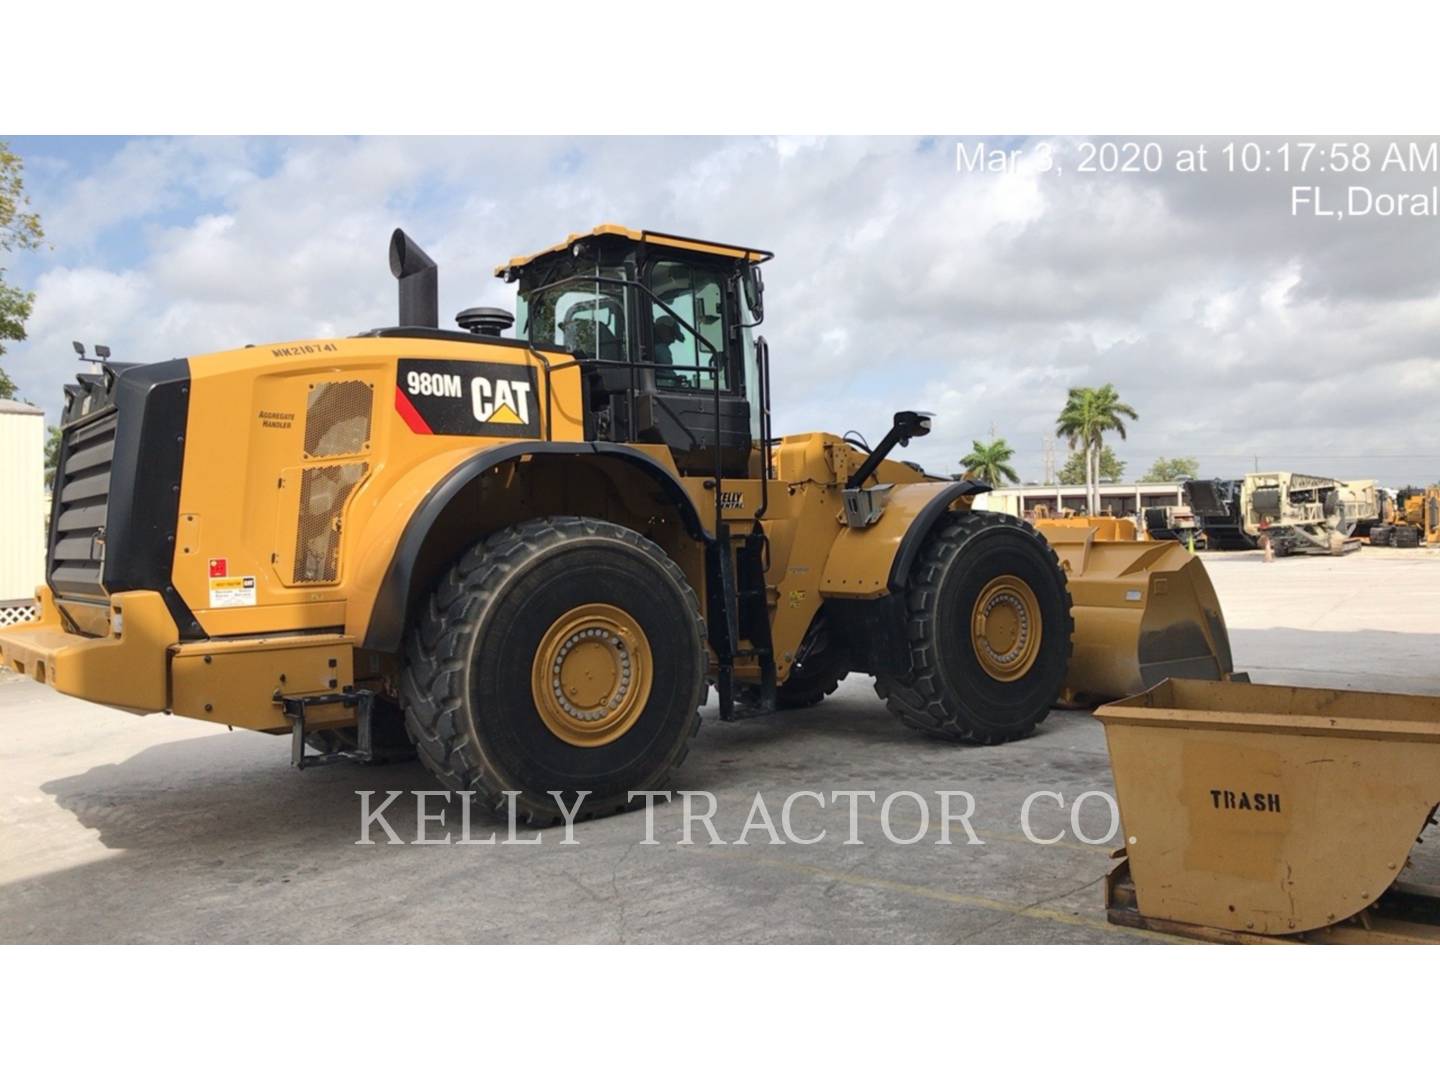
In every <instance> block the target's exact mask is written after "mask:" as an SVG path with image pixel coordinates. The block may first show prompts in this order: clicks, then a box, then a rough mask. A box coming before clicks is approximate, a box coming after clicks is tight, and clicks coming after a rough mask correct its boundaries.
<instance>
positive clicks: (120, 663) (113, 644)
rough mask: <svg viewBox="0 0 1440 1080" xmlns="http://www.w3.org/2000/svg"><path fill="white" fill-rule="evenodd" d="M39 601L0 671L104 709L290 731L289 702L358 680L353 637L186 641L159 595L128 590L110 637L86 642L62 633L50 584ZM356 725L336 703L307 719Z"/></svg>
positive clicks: (0, 649)
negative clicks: (285, 705)
mask: <svg viewBox="0 0 1440 1080" xmlns="http://www.w3.org/2000/svg"><path fill="white" fill-rule="evenodd" d="M37 599H38V600H39V602H40V621H39V622H31V623H22V624H20V625H19V626H13V627H10V628H9V629H6V630H0V667H4V668H8V669H10V670H12V671H16V672H19V673H20V674H22V675H28V676H30V677H31V678H32V679H34V680H35V681H36V682H42V683H45V684H46V685H47V686H52V687H54V688H55V689H56V690H59V691H60V692H61V693H62V694H69V695H70V696H72V697H78V698H83V699H84V700H86V701H93V702H96V703H97V704H100V705H110V706H113V707H114V708H117V709H126V710H128V711H130V712H137V713H153V712H162V711H168V712H174V713H176V714H178V715H180V716H191V717H194V718H196V719H198V720H211V721H214V722H216V723H222V724H229V725H231V726H234V727H244V728H251V729H254V730H257V731H284V730H287V729H288V727H289V721H288V720H287V719H286V718H285V716H284V715H283V713H282V710H281V700H280V699H281V698H282V696H296V697H308V696H314V695H323V694H329V693H333V692H334V691H336V690H339V689H343V688H346V687H349V686H350V685H351V684H352V682H353V681H354V641H353V639H351V638H348V637H345V636H344V635H343V634H333V633H314V634H294V633H292V634H275V635H270V636H257V637H243V638H225V639H211V640H205V641H187V642H184V643H181V642H180V640H179V638H180V635H179V633H178V631H177V630H176V627H175V620H174V619H173V618H172V617H171V615H170V611H169V609H168V608H167V607H166V606H165V598H164V597H163V596H162V595H161V594H160V593H158V592H128V593H117V594H115V595H114V596H112V597H110V607H109V611H110V615H111V620H110V632H109V633H108V634H107V635H105V636H102V637H86V636H84V635H82V634H72V633H70V632H69V631H67V630H66V629H65V625H64V623H63V621H62V620H61V616H60V612H59V610H58V609H57V608H56V606H55V600H54V597H53V596H52V594H51V592H50V590H49V589H48V588H41V589H40V591H39V593H38V594H37ZM115 616H119V618H118V619H116V618H115ZM117 626H118V627H119V629H120V632H119V633H116V627H117ZM353 722H354V716H353V713H352V710H350V709H349V708H348V707H344V706H338V705H331V706H322V707H319V708H318V709H316V710H314V711H313V713H312V716H311V717H310V720H309V724H310V726H311V727H315V728H319V727H327V726H335V725H337V724H344V723H353Z"/></svg>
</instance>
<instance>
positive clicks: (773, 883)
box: [0, 549, 1440, 943]
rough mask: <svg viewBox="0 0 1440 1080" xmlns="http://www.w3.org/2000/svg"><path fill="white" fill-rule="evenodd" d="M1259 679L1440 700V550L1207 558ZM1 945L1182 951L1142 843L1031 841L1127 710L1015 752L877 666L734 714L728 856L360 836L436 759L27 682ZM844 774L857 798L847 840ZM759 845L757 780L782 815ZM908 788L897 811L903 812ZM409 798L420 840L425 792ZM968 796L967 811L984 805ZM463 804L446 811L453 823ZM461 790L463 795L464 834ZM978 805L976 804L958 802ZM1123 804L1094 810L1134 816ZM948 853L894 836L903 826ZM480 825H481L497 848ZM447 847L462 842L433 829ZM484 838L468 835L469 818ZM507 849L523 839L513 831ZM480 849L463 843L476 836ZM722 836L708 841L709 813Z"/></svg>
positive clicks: (714, 779) (585, 829) (3, 849)
mask: <svg viewBox="0 0 1440 1080" xmlns="http://www.w3.org/2000/svg"><path fill="white" fill-rule="evenodd" d="M1205 562H1206V565H1207V568H1208V569H1209V571H1210V574H1211V577H1212V578H1213V580H1214V582H1215V585H1216V588H1217V590H1218V591H1219V594H1220V597H1221V601H1222V603H1223V605H1224V608H1225V611H1226V615H1227V618H1228V620H1229V625H1230V629H1231V635H1232V640H1233V643H1234V648H1235V658H1236V664H1237V667H1239V668H1241V669H1244V670H1249V671H1250V672H1251V673H1252V675H1253V677H1254V679H1255V680H1256V681H1257V682H1293V683H1299V684H1308V685H1316V686H1338V687H1350V688H1362V689H1388V690H1399V691H1404V692H1413V693H1432V694H1440V663H1437V660H1440V552H1427V551H1423V550H1422V551H1379V550H1377V551H1370V550H1368V549H1367V550H1364V551H1361V552H1359V553H1357V554H1354V555H1350V556H1347V557H1345V558H1341V559H1324V558H1320V559H1312V558H1293V559H1287V560H1280V561H1277V562H1275V563H1271V564H1266V563H1264V562H1262V561H1261V558H1260V556H1259V555H1258V554H1253V553H1245V554H1216V555H1207V556H1205ZM0 680H3V682H0V746H3V756H0V941H4V942H157V941H158V942H170V941H179V942H259V941H264V942H296V941H302V942H330V941H336V942H353V941H365V942H381V941H395V942H637V941H638V942H966V941H970V942H1092V943H1101V942H1103V943H1141V942H1146V941H1155V940H1162V939H1158V938H1157V937H1156V936H1154V935H1150V934H1147V933H1144V932H1140V931H1133V930H1128V929H1123V928H1120V927H1113V926H1110V925H1109V924H1107V923H1106V922H1105V918H1104V912H1103V909H1102V902H1101V894H1100V880H1101V877H1102V875H1103V874H1104V873H1105V871H1106V869H1107V867H1108V866H1109V865H1110V860H1109V857H1108V853H1109V851H1110V849H1111V848H1112V847H1113V846H1117V845H1118V843H1119V840H1118V839H1117V840H1115V841H1112V842H1107V843H1105V844H1100V845H1095V844H1087V843H1084V842H1082V841H1081V840H1079V839H1077V838H1076V837H1075V836H1074V835H1073V833H1072V832H1071V831H1070V826H1071V822H1070V815H1069V812H1068V809H1067V810H1061V809H1059V808H1058V807H1056V805H1055V803H1054V801H1053V800H1051V799H1048V798H1046V799H1042V800H1040V801H1039V802H1038V803H1037V804H1036V805H1035V807H1034V812H1033V813H1032V816H1031V822H1032V826H1033V832H1034V833H1035V834H1036V835H1037V836H1040V837H1045V838H1049V837H1052V836H1056V835H1059V834H1060V833H1061V831H1062V830H1064V836H1063V839H1061V840H1060V841H1059V842H1058V843H1055V844H1052V845H1049V846H1042V845H1039V844H1035V843H1031V842H1030V841H1028V840H1027V839H1026V838H1025V836H1024V834H1023V832H1022V828H1021V820H1020V819H1021V809H1022V804H1023V803H1024V800H1025V798H1026V796H1027V795H1028V794H1030V793H1031V792H1034V791H1040V790H1044V791H1056V792H1060V793H1061V794H1062V795H1063V797H1064V799H1065V805H1066V807H1067V808H1068V807H1069V806H1070V804H1071V803H1072V802H1073V801H1074V800H1075V798H1076V797H1077V796H1080V795H1082V794H1083V793H1084V792H1087V791H1108V790H1109V789H1110V786H1111V781H1110V774H1109V767H1108V761H1107V757H1106V754H1105V746H1104V738H1103V734H1102V731H1101V728H1100V725H1099V723H1098V722H1097V721H1096V720H1095V719H1094V718H1093V717H1092V716H1090V715H1089V714H1088V713H1084V712H1059V711H1057V712H1054V713H1052V714H1051V716H1050V718H1049V720H1048V721H1047V722H1046V723H1045V724H1044V725H1043V726H1042V727H1041V729H1040V732H1039V734H1037V735H1036V736H1035V737H1033V738H1031V739H1028V740H1025V741H1024V742H1021V743H1017V744H1011V745H1008V746H1001V747H996V748H989V749H987V748H977V747H964V746H948V745H943V744H938V743H935V742H932V741H929V740H926V739H923V738H921V737H918V736H916V735H913V734H911V733H910V732H908V731H906V730H905V729H904V728H902V727H901V726H900V725H899V724H898V723H897V722H896V721H894V720H892V719H891V718H890V716H889V715H888V714H887V713H886V711H885V709H884V708H883V706H882V705H881V704H880V703H879V701H878V700H877V699H876V697H875V695H874V692H873V689H872V681H871V680H870V679H868V678H865V677H860V676H856V677H852V678H851V679H850V680H848V682H847V683H846V684H845V685H844V686H843V687H842V688H841V690H840V692H839V693H838V694H837V695H835V696H834V697H833V698H832V699H831V700H830V701H829V702H827V703H826V704H825V705H823V706H820V707H818V708H815V709H810V710H805V711H802V712H797V713H790V714H785V715H782V716H776V717H766V718H756V719H747V720H742V721H740V722H738V723H735V724H720V723H718V722H716V721H715V718H714V710H713V708H712V709H709V710H707V714H706V721H707V722H706V723H705V724H704V725H703V726H702V728H701V732H700V735H699V736H698V738H697V742H696V745H695V747H694V749H693V750H692V751H691V754H690V756H689V758H688V760H687V761H686V763H685V765H684V767H683V768H682V769H681V771H680V772H679V774H678V775H677V776H676V777H675V778H674V781H673V784H672V786H673V787H674V788H675V789H676V790H680V789H697V790H698V789H703V790H709V791H712V792H714V793H715V796H716V798H717V802H718V812H717V813H716V814H715V817H714V822H715V827H716V830H717V832H718V834H719V835H720V837H721V838H722V839H723V840H726V841H728V842H727V843H726V844H724V845H710V844H705V843H703V842H701V843H696V844H694V845H692V846H685V845H682V844H679V843H677V841H678V840H679V839H681V823H682V811H681V808H680V806H679V805H678V803H677V805H672V806H666V805H664V804H661V805H659V806H658V807H657V809H656V812H655V815H654V832H655V839H656V840H657V841H658V843H656V844H654V845H648V844H645V843H643V842H642V841H643V840H644V839H645V818H644V815H643V814H642V813H636V814H629V815H625V816H622V817H618V818H610V819H607V820H603V821H598V822H590V823H586V824H583V825H580V826H578V827H577V829H576V833H575V837H576V839H577V840H578V843H577V844H575V845H573V846H564V845H561V844H560V842H559V841H561V840H562V839H563V838H564V834H563V832H562V831H560V830H550V831H547V832H545V833H543V834H534V833H528V832H522V833H521V834H520V836H519V838H520V839H533V838H534V836H536V835H540V836H541V837H542V839H541V842H540V843H539V844H538V845H513V846H506V845H496V846H484V845H478V844H477V845H469V846H455V845H451V846H415V845H413V844H409V843H407V844H405V845H403V846H392V845H387V844H385V843H384V841H385V840H386V835H385V834H384V833H383V832H382V831H381V830H380V829H379V828H378V827H376V828H375V829H374V830H372V835H373V837H374V838H375V839H377V840H378V841H380V842H379V843H377V844H375V845H374V846H360V845H357V844H356V842H355V841H356V840H357V839H358V838H359V835H360V810H359V807H360V802H359V798H358V797H357V795H356V791H357V790H377V791H385V790H390V789H403V790H405V791H407V792H409V791H411V790H415V789H420V790H424V789H430V788H432V787H434V786H436V785H434V784H433V782H432V781H430V779H429V777H428V775H427V774H426V773H425V772H424V771H423V770H422V769H421V768H420V767H419V766H418V765H415V764H413V763H412V764H398V765H390V766H382V767H372V768H363V767H359V766H350V765H341V766H332V767H327V768H320V769H314V770H308V771H306V772H304V773H297V772H295V771H294V770H293V769H291V768H290V765H289V758H288V754H289V746H288V741H287V740H284V739H278V738H274V737H271V736H264V735H257V734H253V733H249V732H227V731H225V730H223V729H219V730H214V729H211V728H210V727H208V726H206V725H205V724H202V723H200V722H197V721H193V720H182V719H176V718H173V717H164V716H153V717H148V718H137V717H132V716H129V715H126V714H123V713H119V712H115V711H112V710H109V709H104V708H100V707H96V706H92V705H87V704H84V703H81V702H76V701H72V700H70V699H66V698H62V697H60V696H58V695H56V694H54V693H53V692H51V691H49V690H48V689H46V688H44V687H41V686H39V685H37V684H35V683H32V682H28V681H24V680H20V679H16V678H14V677H13V676H3V675H0ZM842 789H851V790H866V791H874V792H876V793H877V803H875V804H872V803H870V802H869V801H868V800H864V799H860V800H858V802H857V806H858V815H857V818H856V822H855V824H856V832H855V837H856V838H857V839H858V840H859V841H860V843H855V844H847V843H845V841H846V840H847V838H848V837H849V834H850V820H849V811H848V808H847V804H846V803H845V802H843V801H838V802H837V801H836V800H834V799H830V798H829V793H831V792H833V791H837V790H842ZM802 790H804V791H817V792H820V793H822V794H824V795H825V796H827V803H826V805H825V806H823V807H822V806H820V805H817V803H816V802H815V801H813V800H812V799H810V798H809V797H801V798H799V799H797V800H796V801H795V803H794V805H793V813H792V819H791V825H792V831H793V833H794V834H795V835H796V836H797V837H799V838H802V839H803V838H808V837H810V836H813V835H816V834H818V833H819V832H820V830H821V829H824V830H825V831H826V835H825V837H824V839H823V840H822V841H821V842H819V843H817V844H815V845H813V846H802V845H799V844H795V843H785V844H782V845H770V844H768V843H767V842H766V841H767V840H768V837H767V836H766V835H764V833H763V832H762V831H761V830H760V829H758V828H756V829H752V830H751V831H750V832H749V834H748V841H749V842H748V844H746V845H745V846H740V845H737V844H735V843H734V841H735V840H737V839H739V838H740V837H741V834H742V830H743V827H744V825H745V822H746V818H747V815H749V814H750V812H751V808H752V802H753V800H754V799H755V797H756V794H757V792H758V793H759V794H760V795H761V796H762V797H763V799H764V802H765V806H766V808H767V809H768V811H769V813H770V814H771V816H772V817H773V818H775V823H776V825H777V827H778V826H779V824H780V822H779V816H780V811H781V807H782V804H783V803H784V802H785V799H786V797H787V796H788V795H790V794H791V793H793V792H796V791H802ZM945 790H964V791H968V792H970V793H971V794H972V795H973V796H974V798H975V802H976V809H975V813H974V815H973V818H972V820H973V822H974V824H975V827H976V830H977V836H978V838H979V839H981V840H983V844H979V845H970V844H966V843H965V840H966V836H965V833H964V832H963V830H962V829H961V828H960V827H959V826H955V827H954V828H953V830H952V840H953V841H954V843H952V844H951V845H949V846H945V845H941V844H938V843H936V841H937V840H939V839H940V837H941V829H940V825H939V822H938V820H937V819H938V814H939V802H940V799H939V796H938V794H937V793H938V792H940V791H945ZM903 791H913V792H918V793H920V794H921V795H923V796H925V797H926V798H927V800H928V803H929V816H930V822H929V827H928V829H926V830H925V831H924V832H923V833H921V832H919V829H920V826H921V825H922V824H923V823H922V822H921V816H920V815H921V811H920V807H919V806H918V805H917V804H916V803H915V801H914V800H913V799H911V798H910V797H908V796H896V797H895V799H894V800H893V802H892V805H891V807H890V813H889V815H888V818H887V819H886V820H885V821H882V817H883V815H882V814H881V808H880V806H879V805H878V803H879V801H883V800H884V799H885V798H886V797H887V796H889V795H891V794H892V793H894V792H903ZM405 800H406V801H405V802H404V804H403V806H404V809H403V810H402V809H401V806H402V803H400V802H397V803H396V804H394V805H393V807H392V810H393V811H394V812H393V813H387V815H386V817H387V820H389V821H391V822H392V823H393V824H394V825H395V828H396V830H397V832H399V833H400V834H401V835H402V836H405V837H407V838H410V839H413V835H414V829H415V815H414V802H413V797H412V796H409V795H407V796H405ZM955 805H956V806H957V807H959V806H960V803H959V800H958V798H957V799H956V802H955ZM438 809H439V804H438V803H436V804H432V806H431V810H432V812H435V811H436V810H438ZM458 810H459V808H458V804H452V811H451V817H450V818H448V819H447V821H448V822H450V823H452V825H453V822H454V815H456V814H458ZM957 812H958V811H957ZM1109 819H1110V815H1109V811H1108V808H1107V807H1106V805H1105V804H1104V802H1103V801H1102V800H1101V799H1099V798H1098V797H1090V798H1089V799H1087V800H1086V801H1085V803H1084V805H1083V810H1082V812H1081V814H1080V817H1079V824H1080V826H1081V828H1082V831H1084V832H1085V833H1086V834H1087V835H1089V836H1090V837H1091V838H1095V839H1098V838H1100V837H1102V836H1103V835H1104V833H1105V832H1106V830H1107V828H1108V825H1109ZM887 822H888V825H889V827H890V829H891V831H892V832H893V833H895V834H896V835H898V836H901V837H906V836H908V835H915V834H917V833H919V835H920V837H921V839H920V842H918V843H916V844H913V845H910V846H901V845H896V844H892V843H890V842H888V841H887V840H886V838H885V835H884V832H883V828H884V826H885V824H886V823H887ZM491 827H492V825H491V823H489V822H482V821H479V820H477V821H476V822H475V823H473V825H472V834H471V835H472V839H481V838H483V837H485V836H488V835H489V833H490V830H491ZM430 829H431V832H432V835H435V834H437V833H439V832H440V831H441V830H439V829H438V828H436V827H435V826H433V825H432V826H430ZM456 832H457V833H458V828H457V829H456ZM500 832H501V838H502V839H503V837H504V829H503V825H502V827H501V830H500ZM456 838H458V836H457V837H456ZM696 838H697V839H698V840H700V841H704V840H705V839H706V836H705V834H704V832H703V831H702V830H700V829H699V827H697V829H696Z"/></svg>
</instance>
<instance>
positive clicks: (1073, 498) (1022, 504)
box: [975, 482, 1185, 518]
mask: <svg viewBox="0 0 1440 1080" xmlns="http://www.w3.org/2000/svg"><path fill="white" fill-rule="evenodd" d="M1184 504H1185V492H1184V489H1183V488H1182V487H1181V486H1180V484H1179V483H1178V482H1171V483H1165V484H1142V483H1138V482H1137V483H1133V484H1101V485H1100V512H1101V513H1102V514H1109V515H1111V516H1112V517H1128V518H1133V517H1135V516H1136V514H1138V513H1139V512H1140V511H1141V510H1144V509H1146V508H1147V507H1151V506H1183V505H1184ZM1037 506H1043V507H1045V509H1046V511H1047V512H1048V513H1049V514H1050V516H1052V517H1056V516H1059V515H1060V514H1061V513H1062V512H1063V511H1065V510H1069V511H1073V512H1074V513H1076V514H1083V513H1085V485H1084V484H1060V485H1058V486H1056V485H1053V484H1052V485H1046V486H1041V485H1039V484H1026V485H1024V486H1023V487H1007V488H996V489H995V490H994V491H991V492H988V493H986V494H984V495H981V496H978V497H977V498H976V499H975V508H976V509H977V510H995V511H997V512H999V513H1002V514H1010V515H1012V516H1013V517H1022V518H1023V517H1033V516H1034V513H1035V508H1036V507H1037Z"/></svg>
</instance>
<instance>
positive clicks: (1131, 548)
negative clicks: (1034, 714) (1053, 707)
mask: <svg viewBox="0 0 1440 1080" xmlns="http://www.w3.org/2000/svg"><path fill="white" fill-rule="evenodd" d="M1035 527H1036V528H1037V529H1039V531H1040V533H1041V535H1042V536H1044V537H1045V539H1046V540H1047V541H1049V543H1050V546H1051V547H1052V548H1054V549H1055V554H1056V555H1057V556H1058V557H1059V559H1060V566H1061V568H1062V569H1063V570H1064V571H1065V577H1066V581H1067V584H1068V585H1069V587H1070V598H1071V601H1072V602H1073V605H1074V606H1073V612H1074V616H1075V636H1074V638H1073V643H1074V644H1073V652H1072V653H1071V657H1070V669H1069V671H1068V673H1067V674H1066V676H1065V689H1064V691H1063V692H1062V696H1061V703H1062V704H1066V705H1094V704H1097V703H1099V702H1104V701H1114V700H1115V699H1116V698H1122V697H1128V696H1130V695H1132V694H1138V693H1140V692H1141V691H1143V690H1146V689H1148V688H1149V687H1152V686H1155V685H1156V684H1157V683H1160V682H1162V681H1163V680H1165V679H1168V678H1188V679H1224V678H1228V677H1229V676H1230V674H1231V673H1232V672H1233V671H1234V667H1235V665H1234V661H1233V660H1232V659H1231V656H1230V634H1229V632H1228V631H1227V630H1226V629H1225V616H1224V615H1223V614H1221V611H1220V601H1219V599H1218V598H1217V597H1216V595H1215V587H1214V586H1213V585H1211V584H1210V575H1208V574H1207V573H1205V566H1204V564H1203V563H1201V562H1200V560H1199V559H1197V558H1196V557H1195V556H1194V555H1193V554H1191V553H1190V552H1188V551H1186V550H1185V548H1184V547H1182V546H1181V545H1180V544H1179V543H1178V542H1176V541H1174V540H1137V539H1135V526H1134V524H1133V523H1131V522H1130V521H1128V520H1126V519H1121V518H1063V519H1057V520H1049V521H1046V520H1041V521H1037V522H1036V523H1035Z"/></svg>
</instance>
